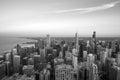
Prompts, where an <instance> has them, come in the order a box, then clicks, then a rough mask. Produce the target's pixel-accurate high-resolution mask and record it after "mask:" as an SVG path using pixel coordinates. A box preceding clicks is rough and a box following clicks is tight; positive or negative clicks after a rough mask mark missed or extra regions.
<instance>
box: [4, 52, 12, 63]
mask: <svg viewBox="0 0 120 80" xmlns="http://www.w3.org/2000/svg"><path fill="white" fill-rule="evenodd" d="M5 61H10V62H11V61H12V60H11V53H6V54H5Z"/></svg>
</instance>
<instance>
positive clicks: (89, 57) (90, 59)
mask: <svg viewBox="0 0 120 80" xmlns="http://www.w3.org/2000/svg"><path fill="white" fill-rule="evenodd" d="M94 61H95V56H94V55H93V54H88V55H87V64H88V67H89V66H91V65H92V64H93V63H94Z"/></svg>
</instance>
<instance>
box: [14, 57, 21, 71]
mask: <svg viewBox="0 0 120 80" xmlns="http://www.w3.org/2000/svg"><path fill="white" fill-rule="evenodd" d="M13 68H14V73H19V68H20V56H18V55H14V56H13Z"/></svg>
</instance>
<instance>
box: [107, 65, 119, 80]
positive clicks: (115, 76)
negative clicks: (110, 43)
mask: <svg viewBox="0 0 120 80" xmlns="http://www.w3.org/2000/svg"><path fill="white" fill-rule="evenodd" d="M108 77H109V78H108V79H109V80H120V67H118V66H113V67H111V68H110V69H109V76H108Z"/></svg>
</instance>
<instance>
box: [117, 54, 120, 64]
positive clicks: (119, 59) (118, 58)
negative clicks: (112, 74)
mask: <svg viewBox="0 0 120 80" xmlns="http://www.w3.org/2000/svg"><path fill="white" fill-rule="evenodd" d="M116 61H117V65H118V66H120V52H118V54H117V57H116Z"/></svg>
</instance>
